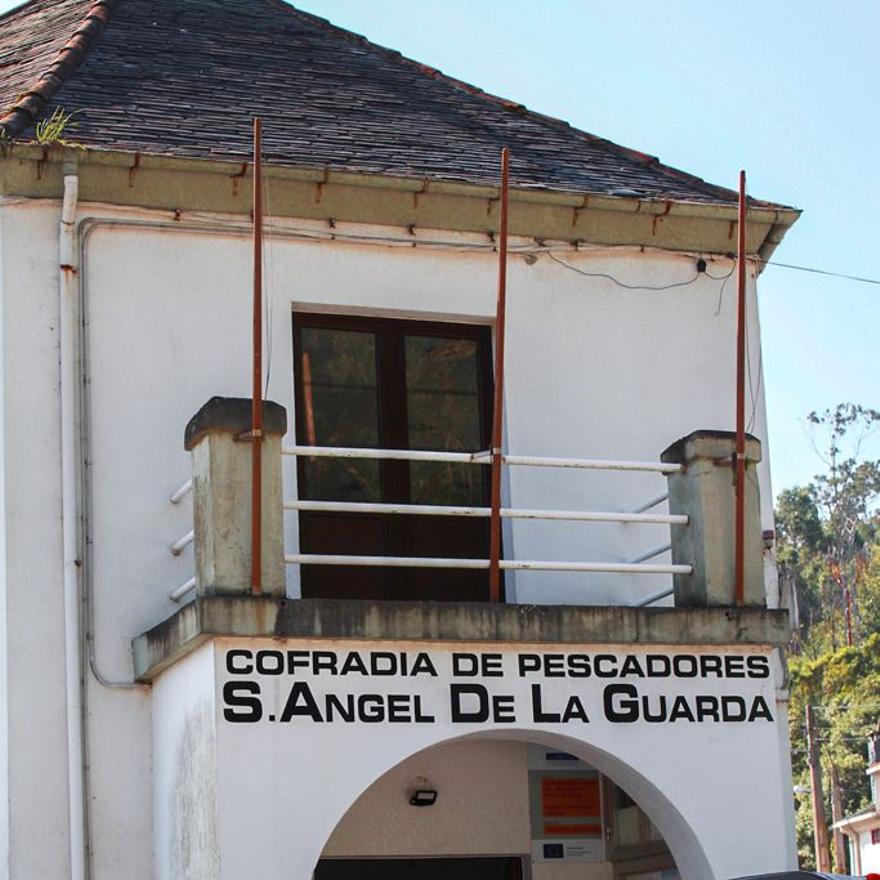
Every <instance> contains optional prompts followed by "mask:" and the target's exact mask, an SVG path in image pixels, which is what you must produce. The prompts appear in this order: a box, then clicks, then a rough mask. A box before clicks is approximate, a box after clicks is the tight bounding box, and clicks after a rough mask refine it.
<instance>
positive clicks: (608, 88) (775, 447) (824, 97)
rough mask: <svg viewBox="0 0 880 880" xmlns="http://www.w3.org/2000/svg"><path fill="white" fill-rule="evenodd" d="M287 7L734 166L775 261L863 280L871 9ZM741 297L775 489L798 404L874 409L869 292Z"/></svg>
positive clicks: (675, 4) (800, 290)
mask: <svg viewBox="0 0 880 880" xmlns="http://www.w3.org/2000/svg"><path fill="white" fill-rule="evenodd" d="M13 5H15V4H12V3H8V2H7V3H3V2H2V0H0V10H4V9H7V8H9V7H11V6H13ZM296 5H298V6H299V7H300V8H302V9H305V10H308V11H310V12H313V13H315V14H317V15H321V16H323V17H325V18H329V19H330V20H331V21H333V22H334V23H335V24H338V25H340V26H342V27H347V28H349V29H351V30H354V31H357V32H358V33H362V34H364V35H365V36H367V37H369V38H370V39H372V40H374V41H375V42H378V43H381V44H383V45H386V46H390V47H392V48H394V49H398V50H400V51H402V52H403V53H404V54H406V55H409V56H410V57H415V58H417V59H419V60H420V61H424V62H426V63H428V64H431V65H432V66H434V67H437V68H439V69H441V70H442V71H444V72H445V73H448V74H451V75H453V76H457V77H459V78H461V79H464V80H467V81H469V82H472V83H474V84H475V85H478V86H480V87H481V88H484V89H486V90H487V91H491V92H494V93H496V94H500V95H503V96H505V97H508V98H512V99H515V100H517V101H519V102H521V103H524V104H526V105H527V106H528V107H530V108H532V109H535V110H539V111H541V112H544V113H549V114H551V115H554V116H558V117H561V118H563V119H566V120H568V121H569V122H571V123H572V124H573V125H576V126H578V127H580V128H583V129H585V130H587V131H590V132H593V133H594V134H598V135H601V136H602V137H607V138H609V139H611V140H614V141H617V142H618V143H621V144H624V145H626V146H629V147H634V148H637V149H640V150H644V151H645V152H649V153H651V154H653V155H656V156H659V157H660V159H661V160H662V161H664V162H666V163H668V164H670V165H674V166H677V167H679V168H682V169H685V170H687V171H690V172H692V173H695V174H698V175H700V176H701V177H705V178H706V179H708V180H711V181H712V182H713V183H719V184H723V185H726V186H729V187H731V188H735V187H736V182H737V174H738V172H739V169H740V168H745V169H746V171H747V173H748V179H749V191H750V192H751V193H752V194H753V195H755V196H758V197H759V198H766V199H770V200H773V201H778V202H782V203H784V204H789V205H795V206H797V207H799V208H802V209H803V211H804V214H803V216H802V218H801V219H800V221H799V222H798V223H797V225H796V226H795V227H794V229H793V230H792V231H791V232H790V233H789V235H788V236H787V237H786V240H785V242H784V243H783V245H782V246H781V247H780V248H779V249H778V250H777V252H776V255H775V259H777V260H779V261H782V262H787V263H795V264H798V265H804V266H813V267H817V268H823V269H830V270H836V271H841V272H846V273H850V274H854V275H863V276H869V277H872V278H880V261H878V259H877V251H878V245H880V219H878V212H880V194H878V184H880V172H878V157H877V155H876V154H877V147H878V145H880V112H878V109H877V108H878V95H880V64H878V63H877V61H876V51H877V50H876V45H877V42H876V40H877V36H876V35H877V33H878V32H880V3H877V2H876V0H843V2H841V3H838V4H830V3H819V2H818V0H815V2H795V0H774V2H772V3H771V2H766V0H761V2H758V0H739V2H737V3H721V2H718V0H699V2H698V0H668V2H665V3H662V4H660V3H655V2H649V0H641V2H634V0H615V2H613V3H600V2H594V0H550V2H546V3H543V4H538V3H535V2H524V0H481V2H475V0H469V2H465V0H442V2H440V0H419V2H413V0H369V2H365V0H299V2H298V3H297V4H296ZM759 297H760V309H761V319H762V325H763V341H764V373H765V379H764V381H765V384H766V389H767V396H768V410H769V419H770V444H771V461H772V467H773V478H774V489H775V490H776V491H777V492H778V491H779V490H780V489H781V488H784V487H786V486H791V485H794V484H796V483H800V482H804V481H806V480H808V479H809V478H810V477H811V476H812V475H813V474H814V473H816V472H817V471H818V470H820V469H821V466H822V465H821V462H820V461H819V459H818V458H817V457H816V455H815V453H814V451H813V449H812V446H811V443H810V440H809V436H808V433H807V430H806V423H805V418H804V417H805V416H806V414H807V413H808V412H809V411H810V410H813V409H822V408H825V407H830V406H833V405H834V404H836V403H838V402H841V401H853V402H855V403H862V404H864V405H866V406H873V407H875V408H878V409H880V347H878V345H877V343H876V340H877V339H878V335H880V286H876V285H864V284H856V283H854V282H850V281H845V280H842V279H833V278H824V277H821V276H815V275H808V274H806V273H802V272H794V271H790V270H787V269H778V268H772V267H770V268H768V269H766V270H765V272H764V275H763V276H762V281H761V283H760V285H759ZM867 452H868V453H871V454H873V455H875V456H880V441H878V440H875V441H874V444H873V447H871V446H869V447H868V449H867Z"/></svg>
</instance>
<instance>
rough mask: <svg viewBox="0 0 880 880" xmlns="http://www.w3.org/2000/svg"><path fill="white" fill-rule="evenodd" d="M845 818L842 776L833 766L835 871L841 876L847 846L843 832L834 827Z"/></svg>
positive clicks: (832, 819)
mask: <svg viewBox="0 0 880 880" xmlns="http://www.w3.org/2000/svg"><path fill="white" fill-rule="evenodd" d="M842 818H843V796H842V793H841V790H840V775H839V774H838V772H837V766H836V765H835V764H832V765H831V825H832V833H833V835H834V870H835V871H837V872H838V873H839V874H843V873H844V872H845V871H846V844H845V842H844V840H843V832H842V831H841V830H840V829H839V828H834V826H835V825H836V824H837V823H838V822H839V821H840V820H841V819H842Z"/></svg>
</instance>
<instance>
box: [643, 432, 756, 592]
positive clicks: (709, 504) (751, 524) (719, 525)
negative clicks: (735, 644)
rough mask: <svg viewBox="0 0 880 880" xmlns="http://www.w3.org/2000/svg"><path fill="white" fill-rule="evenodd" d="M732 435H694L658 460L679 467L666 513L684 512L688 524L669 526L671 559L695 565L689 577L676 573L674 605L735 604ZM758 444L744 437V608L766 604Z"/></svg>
mask: <svg viewBox="0 0 880 880" xmlns="http://www.w3.org/2000/svg"><path fill="white" fill-rule="evenodd" d="M735 451H736V435H735V434H734V433H733V432H729V431H695V432H694V433H692V434H689V435H688V436H687V437H683V438H682V439H681V440H677V441H676V442H675V443H673V444H672V445H671V446H670V447H669V448H668V449H667V450H666V451H665V452H664V453H663V454H662V455H661V456H660V458H661V460H662V461H664V462H673V463H675V464H680V465H682V466H683V470H682V471H681V472H680V473H674V474H669V475H668V482H669V512H670V513H673V514H680V513H683V514H687V516H688V517H689V523H688V525H686V526H680V525H673V526H672V527H671V531H672V561H673V563H676V564H678V563H681V564H686V565H692V566H693V574H690V575H674V578H673V586H674V589H675V604H676V605H677V606H682V607H710V606H732V605H734V604H735V577H734V510H735V504H736V495H735V493H736V488H735V485H734V484H735V479H736V469H735V467H734V454H735ZM760 460H761V444H760V441H758V440H757V439H756V438H755V437H752V436H751V435H746V505H745V508H746V515H745V516H746V519H745V526H746V528H745V604H746V605H752V606H765V605H766V594H765V590H764V560H763V543H762V535H761V512H760V500H759V495H758V477H757V473H756V467H755V466H756V464H757V463H758V462H759V461H760Z"/></svg>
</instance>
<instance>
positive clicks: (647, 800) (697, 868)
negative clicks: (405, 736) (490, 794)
mask: <svg viewBox="0 0 880 880" xmlns="http://www.w3.org/2000/svg"><path fill="white" fill-rule="evenodd" d="M492 741H495V742H499V741H500V742H505V741H508V742H519V743H537V744H539V745H543V746H547V747H550V748H553V749H557V750H560V751H565V752H568V753H569V754H572V755H574V756H575V757H578V758H580V759H582V760H583V761H585V762H587V763H588V764H590V765H591V766H593V767H595V768H596V769H597V770H598V771H599V772H600V773H602V774H603V775H604V776H606V777H608V778H609V779H610V780H611V781H613V782H614V783H615V784H617V785H619V786H620V787H621V788H623V789H624V790H625V791H626V792H627V793H628V794H629V795H630V796H631V797H632V798H633V800H635V801H636V802H637V803H638V805H639V806H640V807H641V808H642V810H643V811H644V812H645V813H646V814H647V815H648V817H649V818H650V820H651V821H652V822H653V824H654V825H655V826H656V827H657V829H658V830H659V831H660V832H661V834H662V835H663V838H664V840H665V842H666V844H667V846H668V847H669V850H670V852H671V853H672V857H673V858H674V860H675V863H676V866H677V867H678V870H679V873H680V874H681V877H682V880H713V878H714V877H715V872H714V871H713V869H712V867H711V865H710V861H709V858H708V857H707V855H706V852H705V850H704V848H703V846H702V845H701V843H700V841H699V839H698V837H697V835H696V833H695V832H694V830H693V829H692V828H691V826H690V825H689V824H688V822H687V820H686V819H685V817H684V816H683V815H682V814H681V812H680V811H679V810H678V808H677V807H676V806H675V803H674V802H673V800H672V799H671V798H670V797H669V796H667V795H666V794H664V792H662V791H661V790H660V789H659V788H658V787H657V786H656V785H655V784H654V783H653V782H652V781H651V780H650V779H649V778H648V777H646V776H645V775H644V773H643V772H641V771H640V770H638V769H637V768H635V767H633V766H631V765H630V764H627V763H626V762H625V761H623V760H622V759H620V758H618V757H616V756H615V755H613V754H611V753H610V752H608V751H606V750H604V749H601V748H599V747H597V746H594V745H591V744H590V743H589V742H587V741H585V740H581V739H577V738H575V737H572V736H567V735H564V734H559V733H553V732H550V731H546V730H539V729H527V728H509V729H505V730H499V729H498V728H495V729H493V730H492V731H480V732H475V733H468V734H464V735H462V736H451V737H442V738H439V739H437V740H436V741H434V742H430V743H427V744H424V745H422V746H420V747H418V748H414V749H413V750H412V751H410V752H409V753H407V754H405V755H402V756H398V758H397V759H396V760H392V761H389V762H387V766H385V767H384V769H382V770H381V771H380V772H378V773H375V775H374V776H373V778H372V780H370V781H368V782H367V783H366V784H365V785H363V786H362V787H361V788H360V791H359V792H358V793H357V794H356V795H355V796H354V797H353V798H351V800H350V803H349V805H348V807H347V809H344V810H342V812H341V814H340V815H339V816H338V817H337V820H336V822H335V824H334V825H333V827H332V828H331V829H330V830H329V832H328V833H327V835H326V838H325V840H324V842H323V844H322V846H321V853H323V852H324V851H325V848H326V845H327V843H328V841H329V840H330V839H331V837H332V835H333V833H334V832H335V831H336V829H337V828H338V827H340V826H342V825H343V823H344V822H345V821H346V819H347V818H348V817H349V816H350V815H351V812H352V809H353V808H354V807H355V804H356V803H357V802H358V800H360V798H361V797H363V796H364V795H365V794H366V793H367V792H369V791H370V790H371V789H372V788H373V787H374V786H375V785H376V784H377V783H379V782H380V781H381V780H382V779H383V778H385V777H386V776H387V775H388V774H390V773H392V772H393V771H394V770H395V769H396V768H398V767H400V766H402V765H404V764H405V763H407V762H409V761H410V760H411V759H412V758H415V757H418V756H419V755H421V754H426V753H429V752H431V751H432V750H434V749H437V748H438V747H441V746H445V745H450V744H454V743H467V742H492ZM315 864H317V859H316V860H315Z"/></svg>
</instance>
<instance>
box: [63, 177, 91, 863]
mask: <svg viewBox="0 0 880 880" xmlns="http://www.w3.org/2000/svg"><path fill="white" fill-rule="evenodd" d="M78 192H79V178H78V176H77V172H76V165H75V163H65V166H64V201H63V203H62V206H61V225H60V229H59V232H58V263H59V270H58V279H59V280H58V310H59V337H60V366H61V528H62V541H63V553H64V641H65V659H66V665H65V668H66V686H67V777H68V808H69V816H70V877H71V880H85V877H86V843H85V815H84V798H83V791H84V786H83V716H82V697H83V682H82V641H81V636H80V599H79V565H80V560H79V558H78V557H79V537H78V504H77V465H76V409H75V400H76V297H77V277H76V276H77V271H78V269H77V240H76V239H77V232H76V205H77V196H78Z"/></svg>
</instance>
